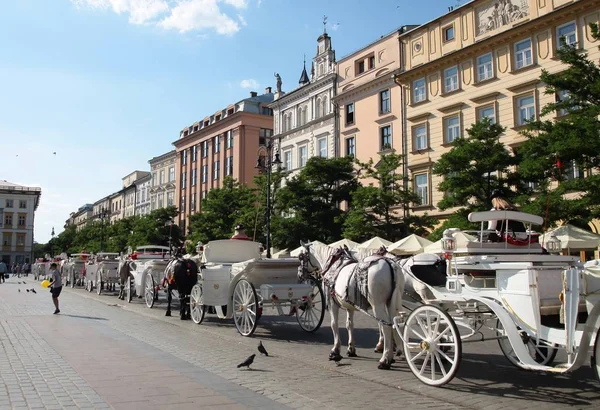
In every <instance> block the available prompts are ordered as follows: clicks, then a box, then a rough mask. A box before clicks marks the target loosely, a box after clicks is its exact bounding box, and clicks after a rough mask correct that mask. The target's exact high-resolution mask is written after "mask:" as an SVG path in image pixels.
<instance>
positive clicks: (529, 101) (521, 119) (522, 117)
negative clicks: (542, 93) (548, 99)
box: [517, 95, 535, 125]
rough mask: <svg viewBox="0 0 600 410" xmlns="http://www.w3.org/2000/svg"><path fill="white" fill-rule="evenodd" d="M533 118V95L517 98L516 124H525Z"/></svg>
mask: <svg viewBox="0 0 600 410" xmlns="http://www.w3.org/2000/svg"><path fill="white" fill-rule="evenodd" d="M533 119H535V99H534V98H533V95H527V96H524V97H519V98H517V125H525V124H527V121H531V120H533Z"/></svg>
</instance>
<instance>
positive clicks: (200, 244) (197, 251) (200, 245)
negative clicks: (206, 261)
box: [196, 241, 204, 255]
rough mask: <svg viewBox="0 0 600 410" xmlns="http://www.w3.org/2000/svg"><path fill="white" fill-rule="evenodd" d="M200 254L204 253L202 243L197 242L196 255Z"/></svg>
mask: <svg viewBox="0 0 600 410" xmlns="http://www.w3.org/2000/svg"><path fill="white" fill-rule="evenodd" d="M202 252H204V244H203V243H202V241H198V244H197V245H196V253H198V255H199V254H201V253H202Z"/></svg>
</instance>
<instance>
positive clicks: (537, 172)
mask: <svg viewBox="0 0 600 410" xmlns="http://www.w3.org/2000/svg"><path fill="white" fill-rule="evenodd" d="M591 28H592V36H593V37H594V38H595V39H596V40H598V39H600V36H599V33H598V26H597V25H596V24H592V25H591ZM561 41H562V46H561V47H560V48H559V49H558V50H557V56H558V58H559V59H560V61H561V62H562V63H563V64H564V65H565V70H561V71H560V72H557V73H555V74H552V73H550V72H548V71H547V70H542V74H541V81H542V82H543V83H545V84H546V89H545V91H544V92H545V94H548V95H556V96H558V97H559V98H558V101H556V102H554V103H549V104H547V105H546V106H544V107H543V108H542V111H541V116H540V119H538V120H536V121H532V122H530V124H529V125H528V127H527V130H525V131H524V132H523V134H524V135H525V136H526V137H527V140H526V141H525V143H524V144H523V145H522V146H521V147H520V156H521V157H522V161H521V163H520V164H519V168H520V172H521V173H522V174H523V178H524V179H525V180H527V181H530V182H532V183H533V184H534V186H535V190H534V199H533V200H532V202H531V203H530V204H527V206H526V207H525V209H526V210H527V211H529V212H532V213H534V212H535V213H538V214H540V215H545V216H546V217H547V220H549V222H550V223H553V222H555V221H557V220H563V221H567V222H573V221H577V220H581V219H584V220H589V218H590V217H597V216H598V211H599V207H600V189H599V188H600V173H599V172H598V171H599V170H600V121H599V120H598V118H599V115H600V67H599V66H598V64H597V62H595V61H591V60H590V59H589V57H588V54H587V53H586V52H584V51H582V50H580V49H578V47H572V46H568V45H566V44H565V43H564V40H563V39H561ZM557 114H558V115H559V117H558V118H555V116H556V115H557ZM575 192H576V193H577V195H567V194H569V193H575Z"/></svg>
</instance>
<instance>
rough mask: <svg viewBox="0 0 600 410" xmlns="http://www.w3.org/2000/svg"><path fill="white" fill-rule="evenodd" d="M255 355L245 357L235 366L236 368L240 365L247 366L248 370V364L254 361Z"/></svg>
mask: <svg viewBox="0 0 600 410" xmlns="http://www.w3.org/2000/svg"><path fill="white" fill-rule="evenodd" d="M255 357H256V355H255V354H253V355H252V356H250V357H249V358H247V359H246V360H244V361H243V362H242V363H240V364H238V365H237V367H238V369H239V368H240V367H247V368H248V370H250V365H251V364H252V363H253V362H254V358H255Z"/></svg>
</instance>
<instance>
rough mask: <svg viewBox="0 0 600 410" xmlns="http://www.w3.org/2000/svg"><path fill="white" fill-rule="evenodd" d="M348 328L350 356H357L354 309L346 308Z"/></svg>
mask: <svg viewBox="0 0 600 410" xmlns="http://www.w3.org/2000/svg"><path fill="white" fill-rule="evenodd" d="M346 330H348V351H347V353H348V357H357V356H358V355H357V354H356V347H355V346H354V310H352V309H348V310H346Z"/></svg>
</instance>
